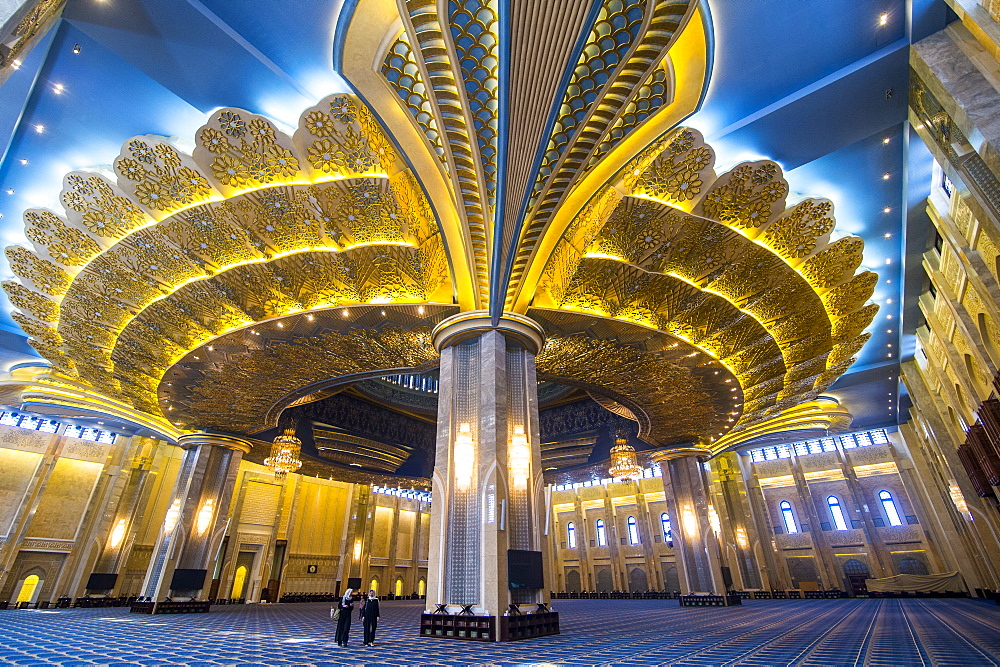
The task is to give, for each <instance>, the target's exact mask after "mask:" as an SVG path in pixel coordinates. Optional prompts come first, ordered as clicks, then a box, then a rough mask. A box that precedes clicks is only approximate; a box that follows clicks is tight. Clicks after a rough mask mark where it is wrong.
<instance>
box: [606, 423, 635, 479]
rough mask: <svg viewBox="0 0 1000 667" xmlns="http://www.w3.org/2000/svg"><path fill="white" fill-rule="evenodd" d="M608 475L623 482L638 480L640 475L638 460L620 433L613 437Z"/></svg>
mask: <svg viewBox="0 0 1000 667" xmlns="http://www.w3.org/2000/svg"><path fill="white" fill-rule="evenodd" d="M608 473H609V474H610V475H611V476H612V477H618V478H620V479H622V480H623V481H628V480H630V479H638V478H639V476H640V475H641V474H642V468H641V467H639V459H638V457H636V455H635V449H634V448H633V447H632V445H630V444H628V440H626V439H625V434H624V433H622V432H621V431H619V432H618V435H617V437H615V446H614V447H612V448H611V465H610V466H608Z"/></svg>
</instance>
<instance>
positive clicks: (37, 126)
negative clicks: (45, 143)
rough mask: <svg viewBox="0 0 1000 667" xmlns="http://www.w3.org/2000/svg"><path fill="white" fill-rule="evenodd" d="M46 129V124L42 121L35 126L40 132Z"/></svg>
mask: <svg viewBox="0 0 1000 667" xmlns="http://www.w3.org/2000/svg"><path fill="white" fill-rule="evenodd" d="M44 131H45V126H44V125H42V124H41V123H39V124H38V125H36V126H35V132H37V133H38V134H41V133H42V132H44Z"/></svg>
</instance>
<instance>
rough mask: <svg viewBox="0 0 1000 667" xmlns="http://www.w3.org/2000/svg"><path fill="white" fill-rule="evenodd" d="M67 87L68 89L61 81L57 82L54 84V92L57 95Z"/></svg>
mask: <svg viewBox="0 0 1000 667" xmlns="http://www.w3.org/2000/svg"><path fill="white" fill-rule="evenodd" d="M65 89H66V88H65V86H63V85H62V84H61V83H57V84H56V85H54V86H52V92H53V93H55V94H56V95H62V93H63V91H64V90H65Z"/></svg>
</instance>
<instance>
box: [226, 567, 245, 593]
mask: <svg viewBox="0 0 1000 667" xmlns="http://www.w3.org/2000/svg"><path fill="white" fill-rule="evenodd" d="M246 583H247V566H246V565H240V566H239V567H238V568H236V574H234V575H233V592H232V594H231V595H230V596H229V597H231V598H233V599H234V600H238V599H240V598H241V597H243V587H244V586H245V585H246Z"/></svg>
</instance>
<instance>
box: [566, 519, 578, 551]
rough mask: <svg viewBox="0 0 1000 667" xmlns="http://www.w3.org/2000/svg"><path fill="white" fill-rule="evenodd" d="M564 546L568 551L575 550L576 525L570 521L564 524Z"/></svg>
mask: <svg viewBox="0 0 1000 667" xmlns="http://www.w3.org/2000/svg"><path fill="white" fill-rule="evenodd" d="M566 544H567V546H569V548H570V549H576V524H574V523H573V522H572V521H570V522H569V523H567V524H566Z"/></svg>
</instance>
